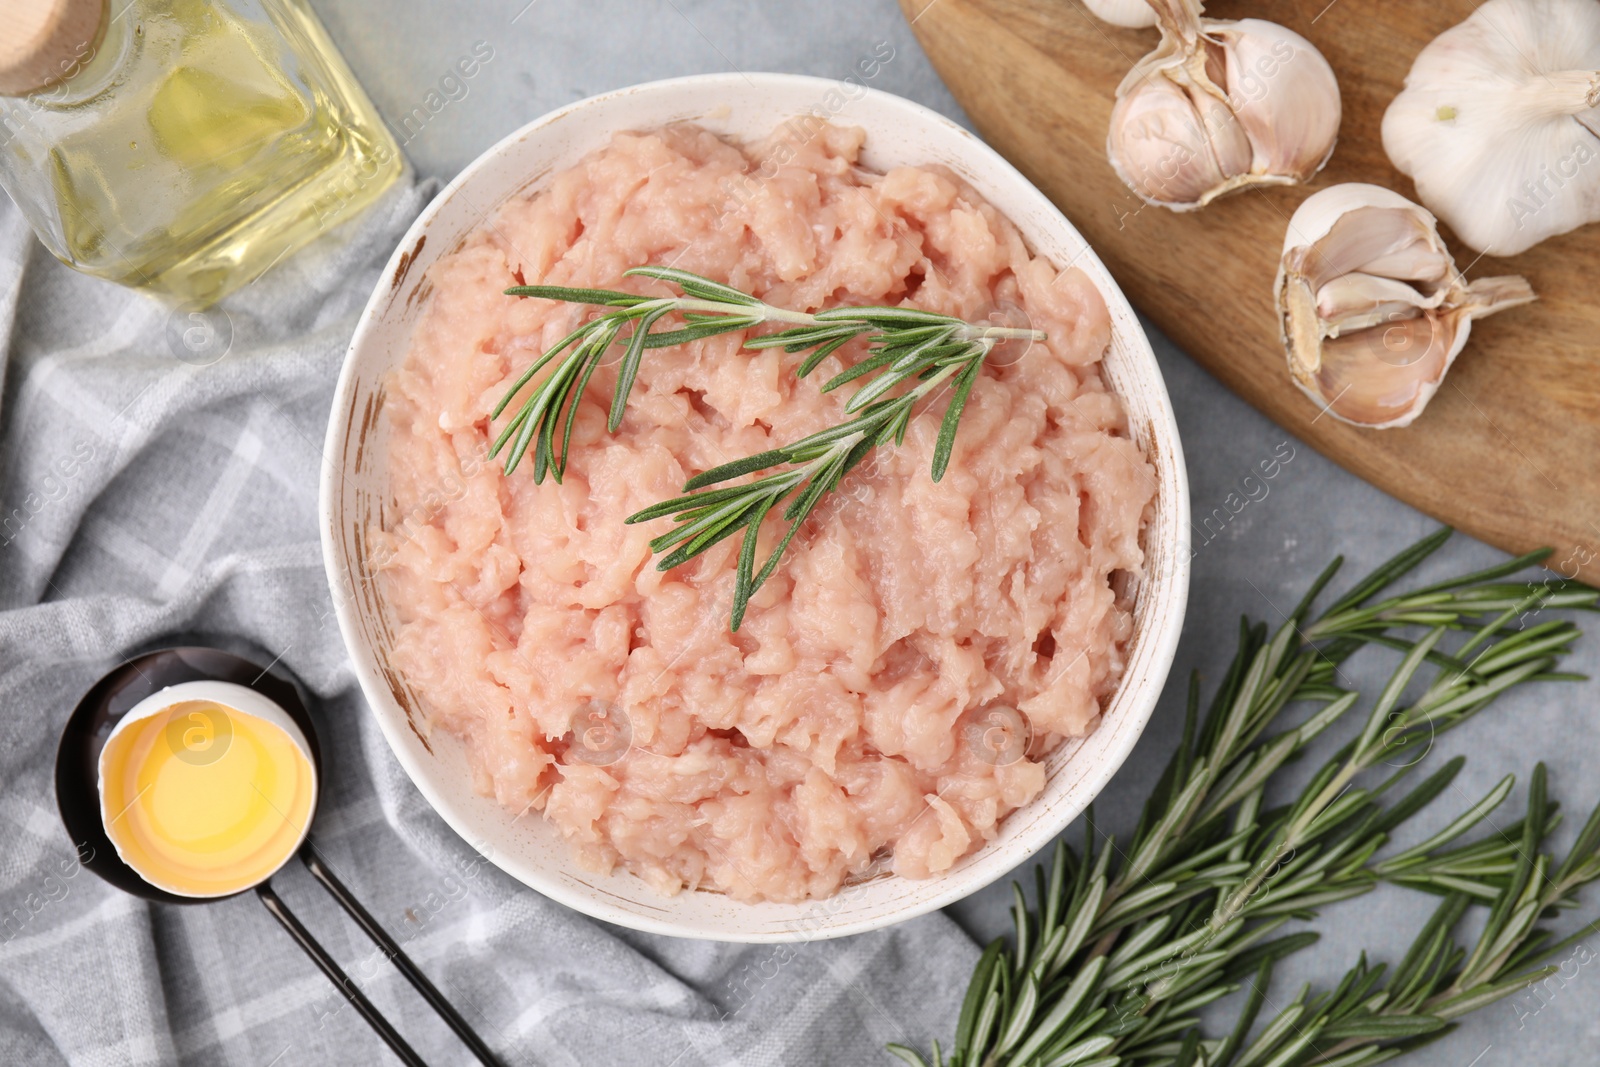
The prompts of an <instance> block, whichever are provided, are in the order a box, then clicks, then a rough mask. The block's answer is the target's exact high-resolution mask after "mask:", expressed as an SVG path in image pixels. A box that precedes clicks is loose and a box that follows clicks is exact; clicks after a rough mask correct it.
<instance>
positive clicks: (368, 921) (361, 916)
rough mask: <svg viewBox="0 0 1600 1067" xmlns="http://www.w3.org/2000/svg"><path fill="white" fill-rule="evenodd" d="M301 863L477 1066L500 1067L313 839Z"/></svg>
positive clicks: (493, 1055)
mask: <svg viewBox="0 0 1600 1067" xmlns="http://www.w3.org/2000/svg"><path fill="white" fill-rule="evenodd" d="M300 862H301V863H304V864H305V865H306V870H308V871H310V872H311V876H312V877H313V878H315V879H316V880H317V881H319V882H321V883H322V886H323V888H324V889H326V890H327V891H328V893H329V895H331V896H332V897H333V899H334V900H337V901H338V902H339V906H340V907H341V908H343V909H344V910H345V911H346V912H347V913H348V914H349V916H350V918H352V919H354V920H355V922H356V925H357V926H359V927H361V929H362V930H364V931H365V932H366V935H367V936H368V937H370V938H372V941H373V943H374V944H376V945H377V946H378V947H379V948H380V949H382V950H383V954H384V956H385V957H387V958H388V959H389V960H390V962H392V963H393V964H394V965H395V968H396V969H397V970H399V972H400V973H401V974H403V975H405V977H406V981H408V982H410V983H411V985H412V986H413V987H414V988H415V989H416V991H417V992H418V993H420V994H422V999H423V1000H426V1001H427V1002H428V1003H429V1004H430V1005H432V1007H433V1010H434V1011H436V1012H438V1013H439V1017H440V1018H442V1019H443V1020H444V1021H445V1022H446V1023H448V1024H449V1026H450V1029H452V1030H454V1031H455V1032H456V1036H457V1037H459V1038H460V1039H461V1041H462V1043H463V1044H465V1045H466V1046H467V1048H469V1049H471V1050H472V1054H473V1055H474V1056H476V1057H478V1062H480V1063H482V1064H484V1065H485V1067H501V1064H500V1060H499V1059H497V1058H496V1057H495V1054H494V1052H493V1051H492V1050H491V1049H490V1048H489V1046H488V1045H486V1044H484V1042H483V1039H482V1038H481V1037H479V1036H478V1034H477V1031H475V1030H473V1029H472V1027H471V1026H470V1025H469V1024H468V1023H467V1021H466V1020H465V1019H463V1018H462V1017H461V1013H460V1012H458V1011H456V1009H455V1005H453V1004H451V1003H450V1002H449V1001H448V1000H446V999H445V996H444V994H443V993H441V992H439V989H438V987H437V986H435V985H434V984H433V982H432V981H430V980H429V979H428V976H427V975H425V974H423V973H422V971H421V970H420V969H419V968H418V967H417V965H416V964H415V963H413V962H411V957H410V956H407V955H406V954H405V951H404V950H403V949H402V948H401V947H400V946H399V944H398V943H396V941H395V939H394V938H392V937H390V936H389V932H388V931H387V930H385V929H384V928H383V927H382V926H381V925H379V923H378V920H377V919H375V918H373V916H372V913H371V912H369V911H368V910H367V909H366V908H364V907H363V906H362V904H361V902H360V901H359V900H357V899H356V898H355V894H353V893H351V892H350V890H349V889H347V888H345V884H344V883H343V882H341V881H339V879H338V878H337V877H335V876H334V873H333V870H332V869H331V868H330V867H329V866H328V862H327V861H326V860H324V859H323V858H322V854H321V853H320V852H318V851H317V848H316V846H315V845H313V844H312V843H311V841H310V839H307V840H306V843H305V844H304V845H302V846H301V848H300Z"/></svg>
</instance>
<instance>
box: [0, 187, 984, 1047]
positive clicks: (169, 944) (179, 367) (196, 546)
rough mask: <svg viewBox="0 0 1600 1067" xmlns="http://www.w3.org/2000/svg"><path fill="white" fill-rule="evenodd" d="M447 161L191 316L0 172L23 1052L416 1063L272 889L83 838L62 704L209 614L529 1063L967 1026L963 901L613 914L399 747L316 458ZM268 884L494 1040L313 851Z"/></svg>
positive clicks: (419, 1042) (15, 911) (386, 907)
mask: <svg viewBox="0 0 1600 1067" xmlns="http://www.w3.org/2000/svg"><path fill="white" fill-rule="evenodd" d="M432 191H433V189H432V187H431V186H425V187H421V188H415V187H412V188H403V189H397V190H395V191H394V192H393V194H392V195H390V196H389V197H387V198H386V200H385V201H384V202H383V203H382V204H381V205H380V206H378V207H377V208H375V209H374V210H373V211H372V212H370V213H369V214H368V215H367V216H365V217H364V218H363V219H362V220H361V221H360V223H359V224H357V227H356V229H355V231H354V232H352V233H349V234H345V235H341V236H340V237H339V238H337V239H333V240H329V241H325V242H323V243H322V244H321V245H319V246H317V247H314V248H312V249H310V250H308V251H307V252H305V253H302V254H300V255H298V256H295V257H293V258H291V259H288V260H286V261H285V262H284V263H282V264H280V265H279V266H278V267H277V268H276V269H275V270H273V271H272V272H271V273H269V274H268V275H267V276H266V277H264V278H263V279H261V280H260V281H258V282H257V283H255V284H254V285H252V286H250V287H249V288H248V289H246V290H245V291H243V292H242V293H240V294H238V295H237V296H236V297H234V298H231V299H230V300H229V301H228V302H227V304H226V305H225V312H226V313H225V314H212V315H209V316H201V317H198V318H191V317H190V316H189V315H188V314H185V313H178V314H169V313H168V312H167V311H166V310H165V309H164V308H162V307H160V306H158V305H157V304H155V303H154V302H152V301H150V300H147V299H146V298H144V297H141V296H138V295H136V294H133V293H130V292H126V291H124V290H121V289H118V288H116V287H114V286H110V285H107V284H105V283H103V282H100V281H97V280H95V279H92V278H86V277H83V276H80V275H78V274H75V273H74V272H72V271H70V270H68V269H66V268H64V267H62V266H61V265H60V264H58V263H56V262H55V261H54V260H53V259H51V258H50V257H49V255H48V254H46V253H45V252H44V250H43V249H42V248H41V247H39V245H38V244H37V242H36V241H35V240H34V239H33V236H32V234H31V232H30V231H29V230H28V228H27V226H26V225H25V223H24V222H23V220H22V219H21V217H20V216H19V214H18V212H17V211H16V209H15V208H14V207H13V206H12V205H11V204H10V202H9V201H6V200H4V199H3V198H0V328H3V329H4V330H5V331H6V334H7V336H8V337H9V342H8V346H7V348H8V354H7V356H6V359H5V361H4V362H3V363H0V375H3V378H0V382H3V387H4V406H3V408H0V418H3V420H4V421H3V426H0V436H3V440H0V781H3V788H0V1065H6V1067H9V1065H29V1067H48V1065H53V1064H74V1065H78V1067H91V1065H108V1067H109V1065H115V1067H123V1065H129V1064H170V1063H184V1064H208V1065H209V1064H230V1065H232V1064H237V1065H252V1067H265V1065H268V1064H271V1065H274V1067H280V1065H288V1064H348V1063H392V1062H394V1060H393V1059H392V1058H391V1057H390V1056H389V1054H388V1053H387V1052H386V1051H385V1050H384V1048H383V1047H382V1045H381V1044H380V1043H379V1041H378V1039H377V1038H376V1037H375V1036H374V1035H373V1034H372V1033H370V1032H369V1031H368V1030H367V1028H366V1026H365V1024H364V1023H363V1022H362V1021H361V1020H360V1018H359V1016H357V1015H356V1013H355V1012H354V1010H352V1009H349V1008H347V1007H345V1005H344V1001H343V1000H342V999H341V998H340V997H339V996H338V994H337V993H336V992H335V991H334V989H333V987H332V986H330V985H329V984H328V983H327V982H326V981H325V980H324V979H323V978H322V977H321V976H320V975H319V974H318V973H317V971H316V970H315V969H314V968H313V967H312V965H311V963H310V962H309V961H308V960H307V959H306V958H305V957H304V956H303V955H301V953H300V951H299V950H298V949H297V948H296V947H295V946H294V945H293V944H292V942H291V941H290V940H289V939H288V938H287V936H285V935H284V933H283V931H282V930H280V929H279V928H278V927H277V925H276V923H275V922H274V921H273V919H272V918H271V917H270V916H269V915H268V914H267V913H266V911H265V910H264V909H263V908H262V907H261V905H260V904H259V903H258V902H257V901H256V900H255V899H254V897H253V896H252V895H249V894H246V895H244V896H242V897H236V898H233V899H230V900H227V901H223V902H221V903H217V904H211V905H206V906H190V907H176V906H167V905H155V904H148V903H146V902H144V901H142V900H138V899H135V898H132V897H129V896H126V895H124V894H122V893H120V892H119V891H117V890H115V889H113V888H112V887H110V886H109V885H106V884H105V883H103V882H101V881H100V880H99V879H98V878H97V877H95V876H94V875H93V874H92V873H89V872H87V871H84V870H82V869H81V868H80V867H79V866H78V864H77V862H76V859H75V852H74V849H73V842H71V841H70V840H68V837H67V834H66V831H65V830H64V829H63V828H62V826H61V823H60V820H59V818H58V817H57V814H56V806H55V794H54V778H53V774H52V766H53V762H54V758H55V750H56V742H57V739H58V737H59V735H60V732H61V728H62V725H63V723H64V722H65V720H66V717H67V715H68V714H69V713H70V711H71V710H72V708H73V706H74V704H75V703H76V702H77V700H78V698H79V697H80V695H81V694H82V693H83V692H84V690H85V689H87V688H88V686H89V685H90V684H91V683H92V682H93V681H94V680H95V679H96V678H97V677H98V676H99V675H100V674H101V673H102V672H103V671H105V670H106V669H107V668H108V667H110V666H111V665H112V664H113V663H114V662H115V661H116V659H117V657H118V655H119V653H121V652H123V651H124V650H126V649H128V648H129V647H132V646H137V645H140V644H143V643H146V642H148V641H150V640H152V639H154V638H158V637H160V636H161V635H163V634H167V633H172V632H175V631H181V630H191V629H198V630H204V631H211V632H225V633H230V634H236V635H240V636H243V637H245V638H247V639H249V640H251V641H253V642H254V643H255V644H257V645H259V646H261V647H262V648H264V649H267V650H270V651H271V652H272V653H273V654H274V655H279V656H281V657H282V662H283V663H284V664H286V665H288V666H289V667H290V668H291V669H292V670H293V671H294V672H295V673H296V674H298V675H299V676H300V678H301V679H303V680H304V681H305V682H306V683H307V685H309V686H310V687H311V688H312V689H313V690H314V691H315V693H316V694H317V696H318V697H319V698H320V704H321V706H320V726H321V731H322V735H323V742H324V744H325V746H326V747H327V750H328V751H329V752H330V753H331V757H330V760H329V768H330V769H329V771H328V772H327V774H326V779H327V781H326V782H325V784H324V793H323V798H322V804H321V810H320V812H319V814H318V817H317V822H316V826H315V828H314V837H315V839H316V840H317V842H318V843H319V846H320V847H321V849H322V850H323V852H324V853H325V854H326V855H327V856H328V858H329V860H330V861H331V862H332V864H333V865H334V867H335V869H336V870H337V872H338V874H339V875H340V876H341V877H342V878H343V880H344V881H345V882H346V883H347V884H348V885H349V886H350V887H351V888H352V889H353V890H354V891H355V892H356V894H357V895H358V896H359V897H360V898H361V899H362V900H363V901H364V902H365V903H366V904H367V906H368V907H369V908H370V909H371V910H372V911H373V912H374V913H375V914H376V915H377V916H378V918H379V919H380V920H381V921H382V922H383V923H384V925H385V926H386V927H387V928H388V929H389V931H390V932H391V933H392V934H393V935H394V936H395V937H396V939H398V940H399V941H400V942H401V943H402V944H403V945H404V947H405V950H406V951H407V953H408V954H410V955H411V957H412V958H413V959H415V960H416V961H417V962H418V963H419V965H420V966H421V967H422V968H423V969H424V970H425V971H427V972H428V973H429V974H430V975H431V976H432V977H433V979H434V981H435V982H436V983H437V984H438V985H439V986H440V987H441V988H442V989H443V990H444V991H445V993H446V995H447V996H449V997H450V998H451V999H452V1000H453V1001H454V1002H455V1003H456V1004H457V1006H458V1007H459V1008H460V1009H461V1010H462V1012H463V1013H464V1014H465V1015H466V1016H467V1017H468V1018H469V1019H471V1020H472V1021H473V1023H474V1025H475V1026H476V1027H477V1028H478V1030H479V1032H480V1033H481V1034H482V1035H483V1036H484V1037H485V1039H486V1040H487V1041H488V1042H489V1043H490V1044H491V1045H492V1046H494V1047H495V1048H496V1050H498V1052H499V1053H500V1054H501V1055H502V1057H503V1058H504V1060H505V1062H506V1063H508V1064H529V1065H531V1064H541V1065H543V1064H561V1065H566V1064H618V1063H628V1064H662V1065H668V1064H670V1065H675V1067H691V1065H694V1064H735V1063H738V1064H752V1065H757V1064H760V1065H765V1064H779V1063H806V1064H813V1063H826V1064H832V1065H850V1064H868V1065H870V1064H882V1063H886V1062H892V1061H890V1060H889V1059H888V1058H887V1056H886V1054H885V1053H884V1052H883V1045H884V1044H885V1043H886V1042H889V1041H897V1040H898V1041H904V1042H906V1043H909V1044H913V1045H917V1046H925V1045H926V1044H927V1042H928V1040H929V1039H930V1038H932V1037H935V1036H944V1035H947V1034H948V1032H949V1031H950V1029H951V1026H952V1022H953V1018H954V1014H955V1011H956V1009H957V1006H958V1004H959V999H960V996H961V994H962V987H963V986H964V983H965V979H966V976H967V975H968V973H970V969H971V966H972V963H973V962H974V960H975V959H976V955H977V952H976V949H975V947H974V946H973V944H972V943H971V941H970V940H969V939H968V938H967V937H966V936H965V935H964V934H963V933H962V932H961V931H960V930H959V929H958V928H957V927H956V925H955V924H954V923H953V922H952V921H951V920H950V919H948V918H946V917H945V916H943V915H933V916H929V917H927V918H924V919H921V920H917V921H914V922H911V923H907V924H904V925H901V926H898V927H895V928H893V929H891V930H888V931H884V932H881V933H877V934H872V935H866V936H862V937H856V938H851V939H848V940H844V941H837V942H826V943H812V944H805V945H797V946H776V947H760V948H749V947H741V946H735V945H724V944H717V943H712V942H695V941H682V940H674V939H671V938H662V937H653V936H648V935H643V934H637V933H633V932H631V931H627V930H622V929H619V928H616V927H611V926H607V925H604V924H602V923H598V922H594V921H592V920H590V919H587V918H585V917H584V916H582V915H579V914H577V913H575V912H572V911H569V910H567V909H565V908H563V907H561V906H559V905H557V904H554V903H552V902H551V901H549V900H546V899H544V898H543V897H541V896H539V895H538V894H536V893H534V892H533V891H532V890H530V889H527V888H525V887H524V886H522V885H521V884H520V883H518V882H516V881H514V880H513V879H511V878H510V877H508V876H507V875H505V874H503V873H502V872H501V871H499V870H498V869H497V868H495V867H493V866H492V865H491V864H489V863H488V862H486V861H484V860H483V859H482V858H481V857H479V856H478V855H477V854H476V853H475V852H474V851H473V850H472V849H471V848H470V847H469V846H468V845H467V844H466V843H465V842H463V841H462V840H461V839H459V838H458V837H456V836H455V835H454V834H453V833H452V832H451V831H450V830H449V829H448V828H447V827H446V826H445V825H444V823H443V822H442V821H441V820H440V819H439V818H438V817H437V816H436V815H435V814H434V813H433V812H432V810H431V809H430V808H429V807H428V806H427V804H426V802H425V801H424V800H423V799H422V796H421V795H420V794H419V793H418V792H417V791H416V789H415V788H414V787H413V786H412V785H411V783H410V781H409V780H408V779H407V778H406V777H405V774H404V772H402V771H401V769H400V767H399V765H398V764H397V763H396V762H395V760H394V758H393V756H392V755H391V754H390V752H389V749H388V747H387V744H386V743H385V741H384V740H383V738H382V736H381V735H380V733H379V731H378V729H377V726H376V724H375V723H374V722H373V720H372V718H371V717H370V716H369V715H368V713H367V710H366V708H365V706H364V704H363V701H362V698H361V695H360V692H359V690H358V689H357V687H356V685H355V681H354V678H353V675H352V673H351V671H350V668H349V665H348V663H347V660H346V657H345V653H344V649H343V646H342V644H341V642H340V639H339V634H338V629H337V626H336V625H335V622H334V619H333V615H332V606H331V603H330V600H329V597H328V593H327V589H326V585H325V583H324V580H323V571H322V562H321V552H320V548H319V544H318V540H317V526H316V498H317V483H318V477H319V475H320V472H321V469H322V465H323V462H324V459H323V456H322V440H323V432H324V429H325V425H326V420H327V414H328V409H329V405H330V402H331V397H332V392H333V386H334V381H335V379H336V377H337V375H338V371H339V367H340V364H341V361H342V360H343V358H344V353H345V347H346V345H347V343H348V341H349V338H350V334H351V332H352V330H353V329H354V326H355V320H356V317H357V315H358V314H359V313H360V310H361V308H362V306H363V304H364V303H365V301H366V298H367V295H368V293H369V292H370V291H371V289H372V287H373V285H374V284H375V283H376V281H377V276H378V272H379V270H381V268H382V266H383V263H384V261H385V259H386V258H387V256H388V254H389V252H390V250H391V249H392V248H393V247H394V245H395V243H396V242H397V241H398V239H399V237H400V235H401V233H402V232H403V230H404V229H405V227H406V225H407V224H408V223H409V222H410V221H411V219H412V218H413V217H415V215H416V213H417V211H418V210H419V209H420V207H421V205H422V204H423V203H424V202H425V201H426V199H427V197H428V196H429V195H431V193H432ZM224 351H225V354H224ZM219 356H220V358H218V357H219ZM275 885H277V887H278V888H279V891H280V893H281V894H282V895H283V897H284V898H285V899H286V900H287V901H288V902H289V904H290V905H291V907H293V908H294V909H296V910H297V911H298V912H299V913H300V914H301V915H302V916H303V917H304V918H305V920H306V922H307V925H308V926H310V927H311V929H312V930H313V932H314V933H315V934H316V935H317V936H318V937H319V938H320V939H321V940H322V941H323V943H324V944H326V945H327V946H328V947H329V949H330V950H331V951H332V952H333V953H334V954H335V955H336V956H337V957H338V959H339V960H340V962H341V963H342V964H343V965H344V967H345V969H346V970H347V971H348V972H349V973H350V974H351V975H352V977H353V978H354V979H355V980H356V981H357V983H358V984H359V985H360V986H361V988H362V989H363V990H364V991H365V992H366V993H367V995H368V996H369V997H371V998H372V1000H373V1001H374V1002H376V1004H377V1005H378V1006H379V1008H380V1009H381V1010H382V1011H383V1012H384V1013H385V1014H386V1015H387V1016H388V1017H389V1018H390V1019H391V1020H393V1021H395V1022H396V1023H397V1025H398V1027H399V1029H400V1030H401V1031H402V1032H403V1033H404V1034H405V1036H406V1037H407V1038H408V1039H409V1040H410V1041H411V1042H412V1044H413V1045H414V1046H415V1047H416V1048H417V1050H418V1051H419V1052H420V1053H421V1054H422V1055H423V1056H424V1057H425V1058H426V1059H427V1060H428V1062H429V1063H435V1064H458V1063H467V1062H470V1061H469V1057H468V1054H467V1053H466V1051H465V1049H464V1048H463V1047H462V1046H461V1045H460V1044H459V1043H458V1042H457V1041H456V1040H455V1038H454V1036H453V1035H451V1034H450V1033H449V1031H448V1030H447V1029H446V1028H445V1027H444V1025H443V1024H442V1023H441V1022H440V1021H439V1020H438V1019H437V1018H436V1017H434V1016H433V1014H432V1013H431V1012H430V1011H429V1009H428V1008H427V1007H426V1006H425V1005H424V1003H423V1002H422V1001H421V999H420V998H419V997H417V996H416V995H415V994H414V993H413V992H412V990H411V989H410V987H409V986H408V985H406V984H405V982H404V981H403V980H402V979H401V978H400V977H399V975H398V974H397V973H395V971H394V970H393V968H392V967H390V966H389V965H388V964H387V963H386V962H385V961H384V959H383V958H382V956H381V954H380V953H379V952H378V951H377V950H376V949H375V948H374V947H373V946H372V944H371V943H370V942H369V941H367V940H366V939H365V937H364V936H363V935H362V934H361V933H360V932H359V931H358V930H357V929H356V928H355V927H354V926H353V925H352V924H351V923H350V922H349V921H348V920H347V919H346V918H345V917H344V915H343V913H342V912H340V911H339V910H338V909H337V907H336V906H335V905H334V904H333V903H332V902H331V901H329V900H328V899H327V898H326V897H325V896H324V895H323V894H322V893H321V891H320V890H319V889H318V888H317V887H316V886H315V884H314V883H313V882H312V881H311V880H310V878H309V876H308V875H307V874H306V873H305V872H304V871H303V870H300V869H298V868H297V867H295V868H286V869H285V872H284V873H283V874H281V875H280V876H279V877H278V878H277V879H276V880H275Z"/></svg>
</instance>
